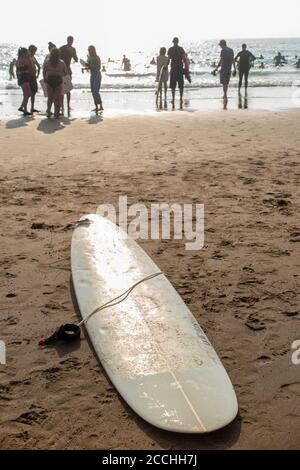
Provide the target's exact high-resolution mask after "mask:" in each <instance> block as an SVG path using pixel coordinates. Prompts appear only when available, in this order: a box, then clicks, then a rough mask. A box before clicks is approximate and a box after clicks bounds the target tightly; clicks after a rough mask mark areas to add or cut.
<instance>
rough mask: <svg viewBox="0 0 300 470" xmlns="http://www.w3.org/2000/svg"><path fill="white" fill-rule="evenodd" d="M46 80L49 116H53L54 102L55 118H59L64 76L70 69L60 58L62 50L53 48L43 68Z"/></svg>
mask: <svg viewBox="0 0 300 470" xmlns="http://www.w3.org/2000/svg"><path fill="white" fill-rule="evenodd" d="M43 75H44V80H45V82H46V83H47V92H48V107H47V116H48V118H50V116H51V107H52V104H53V103H54V109H55V111H54V115H55V118H56V119H58V118H59V111H60V107H61V101H62V96H63V77H64V76H66V75H68V69H67V66H66V64H65V62H64V61H63V60H61V59H60V52H59V50H58V49H56V48H54V49H52V50H51V53H50V58H49V59H48V60H47V61H46V63H45V65H44V70H43Z"/></svg>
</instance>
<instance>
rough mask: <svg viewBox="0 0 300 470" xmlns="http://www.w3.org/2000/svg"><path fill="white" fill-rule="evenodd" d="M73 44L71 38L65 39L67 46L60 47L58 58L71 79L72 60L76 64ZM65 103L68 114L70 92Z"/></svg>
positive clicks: (69, 109) (76, 59)
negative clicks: (65, 67)
mask: <svg viewBox="0 0 300 470" xmlns="http://www.w3.org/2000/svg"><path fill="white" fill-rule="evenodd" d="M73 43H74V38H73V36H69V37H68V38H67V44H66V45H65V46H62V47H61V48H60V49H59V52H60V58H61V60H63V61H64V63H65V64H66V66H67V69H68V75H70V77H71V79H72V69H71V62H72V59H73V60H74V61H75V62H78V57H77V53H76V49H75V47H73ZM67 103H68V114H70V111H71V93H70V92H69V93H67Z"/></svg>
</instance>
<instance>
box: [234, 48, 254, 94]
mask: <svg viewBox="0 0 300 470" xmlns="http://www.w3.org/2000/svg"><path fill="white" fill-rule="evenodd" d="M255 60H256V57H255V56H254V55H253V54H252V52H250V51H248V50H247V44H243V45H242V50H241V52H239V53H238V54H237V56H236V58H235V62H237V63H238V68H239V77H240V80H239V92H240V91H241V88H242V84H243V77H245V90H246V91H247V89H248V77H249V72H250V68H251V65H252V63H253V62H254V61H255Z"/></svg>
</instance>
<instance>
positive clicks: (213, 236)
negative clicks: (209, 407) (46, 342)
mask: <svg viewBox="0 0 300 470" xmlns="http://www.w3.org/2000/svg"><path fill="white" fill-rule="evenodd" d="M218 104H219V105H220V102H218ZM299 116H300V114H299V110H288V111H280V112H277V111H263V110H261V111H260V110H251V109H250V110H242V111H241V110H237V109H236V107H234V106H232V108H229V111H227V112H225V111H222V110H210V111H203V112H197V111H195V112H185V111H183V112H173V113H172V112H161V113H157V112H153V113H151V114H150V115H149V116H147V115H144V116H141V115H138V113H136V114H135V115H132V116H129V115H124V116H122V115H121V116H119V117H117V116H113V115H112V116H110V117H109V118H106V115H105V114H104V117H101V116H98V117H97V116H93V117H90V116H87V117H85V116H84V117H78V118H76V115H75V117H71V118H70V119H67V118H65V119H61V120H60V121H55V120H47V119H45V118H44V117H36V118H34V119H24V118H19V117H16V116H14V117H12V118H10V119H6V120H1V121H0V142H1V159H0V165H1V177H0V179H1V193H0V197H1V204H0V211H1V214H0V217H1V220H2V223H1V242H2V257H1V261H0V267H1V297H0V299H1V300H0V333H1V334H0V340H2V341H5V344H6V347H7V351H6V355H7V364H6V365H5V366H4V365H1V366H0V448H1V449H51V450H54V449H114V450H116V449H122V450H125V449H153V450H154V449H166V450H167V449H186V450H188V449H236V450H237V449H281V448H284V449H299V419H300V404H299V395H300V392H299V377H300V366H296V365H293V363H292V360H291V358H292V352H293V351H292V343H293V342H294V341H295V340H298V339H300V333H299V321H300V312H299V300H300V299H299V297H300V296H299V292H300V286H299V284H300V281H299V265H300V256H299V242H300V224H299V202H300V194H299V178H300V159H299V157H300V133H299ZM121 195H127V196H128V202H129V204H134V203H143V204H145V205H146V206H147V207H148V206H150V204H151V203H153V202H161V203H163V202H167V203H176V202H177V203H180V204H184V203H193V204H196V203H204V205H205V246H204V248H203V249H202V250H200V251H186V250H185V247H184V243H183V242H182V241H180V240H169V241H166V240H156V241H151V240H147V241H146V240H143V241H139V244H140V245H141V246H142V247H143V249H144V250H145V251H146V252H147V253H148V254H149V255H150V256H151V258H152V259H153V260H154V262H155V263H156V264H157V265H158V266H159V268H160V269H161V270H162V271H163V272H164V273H165V275H166V276H167V278H168V279H169V280H170V282H171V283H172V284H173V286H174V287H175V289H176V290H177V291H178V293H179V294H180V295H181V296H182V298H183V299H184V301H185V302H186V304H187V305H188V307H189V308H190V310H191V311H192V313H193V314H194V316H195V318H196V319H197V321H198V322H199V324H200V326H201V327H202V328H203V330H204V331H205V333H206V334H207V336H208V338H209V339H210V341H211V343H212V344H213V346H214V348H215V349H216V351H217V353H218V355H219V357H220V358H221V360H222V362H223V364H224V366H225V368H226V370H227V371H228V374H229V376H230V378H231V380H232V383H233V385H234V388H235V390H236V394H237V398H238V401H239V410H240V411H239V416H238V417H237V418H236V420H235V421H234V422H233V423H232V424H231V425H229V426H228V427H227V428H224V429H222V430H220V431H218V432H216V433H213V434H210V435H203V436H201V435H197V436H189V435H177V434H171V433H168V432H164V431H161V430H159V429H156V428H154V427H152V426H151V425H150V424H147V423H145V422H144V421H143V420H142V419H140V418H139V417H138V416H137V415H136V414H135V413H134V412H133V411H132V410H131V409H129V408H128V406H127V405H126V404H125V402H124V401H123V400H122V399H121V398H120V397H119V396H118V394H117V392H116V390H115V388H114V387H113V386H112V385H111V384H110V382H109V380H108V378H107V377H106V375H105V373H104V371H103V369H102V367H101V365H100V364H99V362H98V361H97V359H96V357H95V355H94V353H93V350H92V348H91V345H90V343H89V340H88V337H87V334H86V333H85V334H83V335H82V339H81V342H80V345H76V346H75V347H74V348H73V347H72V348H67V347H63V346H57V347H55V348H54V347H53V348H52V347H51V348H46V349H43V348H39V347H38V341H39V340H40V338H43V337H45V336H47V334H51V333H52V332H53V331H54V330H55V328H56V327H57V326H59V325H61V324H62V323H74V322H75V323H76V321H78V319H79V314H78V309H77V308H76V305H75V299H74V294H73V293H72V287H71V273H70V243H71V237H72V230H73V229H72V227H71V225H70V224H72V223H74V222H75V221H77V220H78V219H79V218H80V217H81V216H83V215H87V214H90V213H95V212H96V210H97V207H98V206H99V205H100V204H105V203H110V204H114V205H115V206H117V205H118V199H119V196H121Z"/></svg>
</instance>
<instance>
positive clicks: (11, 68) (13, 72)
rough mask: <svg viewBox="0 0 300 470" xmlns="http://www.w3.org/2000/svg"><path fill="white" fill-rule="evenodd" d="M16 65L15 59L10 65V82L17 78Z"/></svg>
mask: <svg viewBox="0 0 300 470" xmlns="http://www.w3.org/2000/svg"><path fill="white" fill-rule="evenodd" d="M16 64H17V61H16V59H13V60H12V61H11V63H10V64H9V79H10V80H12V79H15V78H16V75H15V67H16Z"/></svg>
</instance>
